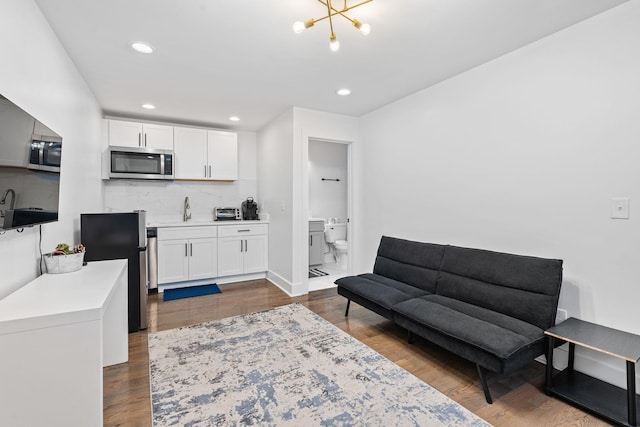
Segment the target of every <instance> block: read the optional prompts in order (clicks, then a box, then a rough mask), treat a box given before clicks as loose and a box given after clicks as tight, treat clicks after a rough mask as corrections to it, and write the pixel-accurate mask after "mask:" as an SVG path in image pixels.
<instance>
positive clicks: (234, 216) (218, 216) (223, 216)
mask: <svg viewBox="0 0 640 427" xmlns="http://www.w3.org/2000/svg"><path fill="white" fill-rule="evenodd" d="M240 219H242V218H240V209H238V208H215V209H214V210H213V220H214V221H239V220H240Z"/></svg>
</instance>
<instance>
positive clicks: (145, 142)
mask: <svg viewBox="0 0 640 427" xmlns="http://www.w3.org/2000/svg"><path fill="white" fill-rule="evenodd" d="M144 146H145V147H146V146H147V134H146V133H145V134H144Z"/></svg>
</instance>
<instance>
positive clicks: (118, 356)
mask: <svg viewBox="0 0 640 427" xmlns="http://www.w3.org/2000/svg"><path fill="white" fill-rule="evenodd" d="M127 323H128V316H127V261H126V260H113V261H98V262H91V263H88V264H87V265H86V266H84V267H83V268H82V269H81V270H79V271H76V272H72V273H65V274H44V275H42V276H40V277H38V278H37V279H35V280H34V281H32V282H30V283H28V284H26V285H25V286H23V287H22V288H20V289H18V290H17V291H15V292H14V293H12V294H10V295H8V296H7V297H5V298H4V299H2V300H0V425H3V426H5V425H6V426H101V425H102V394H103V390H102V389H103V385H102V368H103V367H104V366H110V365H114V364H117V363H123V362H126V361H127V360H128V326H127Z"/></svg>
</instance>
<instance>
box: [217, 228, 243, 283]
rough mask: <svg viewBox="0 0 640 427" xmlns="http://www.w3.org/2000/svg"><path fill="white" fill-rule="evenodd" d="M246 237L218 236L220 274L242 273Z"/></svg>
mask: <svg viewBox="0 0 640 427" xmlns="http://www.w3.org/2000/svg"><path fill="white" fill-rule="evenodd" d="M243 248H244V238H240V237H220V238H218V276H232V275H234V274H242V272H243V270H242V264H243V262H242V261H243V256H244V252H243Z"/></svg>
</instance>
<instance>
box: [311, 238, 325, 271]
mask: <svg viewBox="0 0 640 427" xmlns="http://www.w3.org/2000/svg"><path fill="white" fill-rule="evenodd" d="M323 243H324V232H322V231H312V232H311V233H309V265H319V264H322V263H323V261H324V260H323V258H324V249H323Z"/></svg>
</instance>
